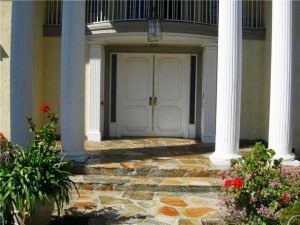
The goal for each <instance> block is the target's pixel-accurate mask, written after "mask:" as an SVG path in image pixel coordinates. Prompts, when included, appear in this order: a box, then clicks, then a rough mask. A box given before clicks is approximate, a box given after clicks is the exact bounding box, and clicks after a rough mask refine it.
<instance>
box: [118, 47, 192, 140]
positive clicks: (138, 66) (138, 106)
mask: <svg viewBox="0 0 300 225" xmlns="http://www.w3.org/2000/svg"><path fill="white" fill-rule="evenodd" d="M189 90H190V55H186V54H180V55H179V54H140V53H126V54H125V53H124V54H123V53H121V54H118V71H117V133H118V136H175V137H188V125H189Z"/></svg>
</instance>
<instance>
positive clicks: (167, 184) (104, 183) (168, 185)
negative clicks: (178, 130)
mask: <svg viewBox="0 0 300 225" xmlns="http://www.w3.org/2000/svg"><path fill="white" fill-rule="evenodd" d="M70 178H71V180H72V181H73V182H74V183H75V184H76V185H77V186H78V187H79V188H80V189H81V187H82V186H83V187H85V188H87V187H88V186H89V187H90V189H92V190H95V189H100V190H101V188H104V189H105V188H109V189H111V190H136V191H138V190H150V191H181V190H182V191H185V192H186V191H188V190H192V191H193V192H195V191H197V190H199V191H200V190H203V191H205V190H206V189H207V190H209V189H217V190H219V189H220V187H221V186H222V180H221V179H218V178H205V177H201V178H184V177H180V178H148V177H119V178H116V177H107V176H92V175H77V176H72V177H70ZM84 185H85V186H84Z"/></svg>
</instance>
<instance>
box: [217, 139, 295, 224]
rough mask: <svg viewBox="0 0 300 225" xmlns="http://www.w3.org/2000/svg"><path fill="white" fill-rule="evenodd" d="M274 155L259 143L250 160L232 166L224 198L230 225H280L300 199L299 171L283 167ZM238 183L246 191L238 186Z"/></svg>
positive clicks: (245, 158) (243, 159) (226, 179)
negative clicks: (280, 218) (285, 209)
mask: <svg viewBox="0 0 300 225" xmlns="http://www.w3.org/2000/svg"><path fill="white" fill-rule="evenodd" d="M274 155H275V152H274V151H273V150H272V149H266V148H265V146H264V145H263V144H262V143H257V144H256V145H255V146H254V147H253V149H252V151H251V153H250V154H249V155H248V156H246V157H243V158H240V159H237V160H233V161H232V162H231V168H232V170H230V171H227V172H226V173H225V174H224V179H225V183H224V184H225V187H224V191H223V193H222V197H221V206H222V213H223V216H224V220H225V221H226V222H227V223H228V224H260V225H264V224H265V225H278V224H280V222H279V216H280V214H281V210H282V209H284V208H286V207H288V206H289V205H291V204H292V203H293V202H294V201H296V200H298V199H299V198H300V175H299V169H298V168H297V169H293V168H285V167H282V166H281V160H273V156H274ZM237 179H238V180H241V183H242V187H238V186H237V185H236V184H235V182H234V181H235V180H237Z"/></svg>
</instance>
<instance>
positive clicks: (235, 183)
mask: <svg viewBox="0 0 300 225" xmlns="http://www.w3.org/2000/svg"><path fill="white" fill-rule="evenodd" d="M232 185H233V187H234V188H235V189H239V188H242V187H243V180H242V179H241V178H239V177H237V178H235V179H233V181H232Z"/></svg>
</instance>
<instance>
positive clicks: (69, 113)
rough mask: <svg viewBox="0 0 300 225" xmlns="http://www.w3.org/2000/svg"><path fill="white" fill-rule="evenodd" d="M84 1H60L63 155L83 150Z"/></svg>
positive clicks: (78, 155)
mask: <svg viewBox="0 0 300 225" xmlns="http://www.w3.org/2000/svg"><path fill="white" fill-rule="evenodd" d="M84 47H85V1H69V0H64V1H63V18H62V44H61V139H62V146H63V149H64V150H65V151H66V153H67V158H69V159H74V160H75V161H84V160H85V159H86V155H85V151H84V61H85V55H84V54H85V48H84Z"/></svg>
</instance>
